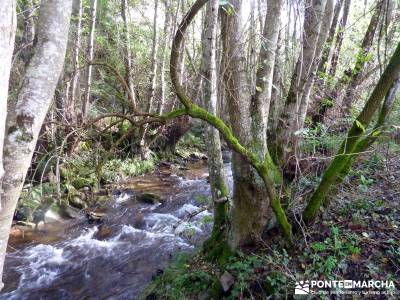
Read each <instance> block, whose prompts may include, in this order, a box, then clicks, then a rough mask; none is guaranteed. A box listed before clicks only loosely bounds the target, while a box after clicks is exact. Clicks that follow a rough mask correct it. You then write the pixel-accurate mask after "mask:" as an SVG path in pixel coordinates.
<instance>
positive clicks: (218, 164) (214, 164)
mask: <svg viewBox="0 0 400 300" xmlns="http://www.w3.org/2000/svg"><path fill="white" fill-rule="evenodd" d="M218 9H219V0H210V2H209V3H207V10H206V17H205V18H204V33H203V37H202V48H203V49H202V52H203V54H202V66H201V72H202V77H203V80H202V87H203V88H202V90H203V105H204V107H205V108H206V109H207V110H208V111H209V112H210V113H212V114H214V115H216V114H217V95H218V90H217V89H218V87H217V80H218V78H217V62H216V54H217V29H218ZM205 143H206V146H207V156H208V171H209V174H210V184H211V194H212V200H213V203H214V225H213V229H212V232H211V237H210V238H209V240H208V241H206V242H205V244H204V248H203V249H204V252H205V254H206V255H207V256H208V257H209V258H210V259H219V260H221V259H222V260H221V263H223V262H224V261H223V260H224V258H226V257H227V256H228V254H229V252H230V250H229V245H228V234H229V215H228V214H229V198H228V197H229V190H228V187H227V184H226V181H225V175H224V165H223V161H222V154H221V141H220V137H219V132H218V130H217V129H215V128H214V127H213V126H211V125H209V124H206V130H205Z"/></svg>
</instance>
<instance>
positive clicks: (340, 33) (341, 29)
mask: <svg viewBox="0 0 400 300" xmlns="http://www.w3.org/2000/svg"><path fill="white" fill-rule="evenodd" d="M350 4H351V0H344V5H343V14H342V18H341V19H340V24H339V29H338V32H337V35H336V42H335V46H334V48H333V53H332V58H331V65H330V68H329V76H331V77H335V75H336V68H337V65H338V61H339V54H340V50H341V48H342V43H343V38H344V30H345V28H346V25H347V18H348V16H349V11H350Z"/></svg>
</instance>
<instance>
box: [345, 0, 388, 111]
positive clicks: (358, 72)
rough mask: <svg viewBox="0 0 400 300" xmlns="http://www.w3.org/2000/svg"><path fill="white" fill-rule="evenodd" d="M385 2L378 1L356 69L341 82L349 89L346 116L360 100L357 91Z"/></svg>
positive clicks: (348, 73)
mask: <svg viewBox="0 0 400 300" xmlns="http://www.w3.org/2000/svg"><path fill="white" fill-rule="evenodd" d="M385 1H386V0H379V1H378V3H377V5H376V8H375V11H374V14H373V15H372V18H371V21H370V23H369V26H368V29H367V32H366V33H365V36H364V39H363V41H362V44H361V49H360V51H359V52H358V54H357V58H356V63H355V65H354V68H353V69H352V70H350V71H347V72H346V73H345V74H344V76H343V78H342V80H341V82H344V83H346V84H347V88H346V90H345V93H344V98H343V101H342V109H343V112H344V114H345V115H347V114H349V113H350V108H351V105H352V104H353V100H354V98H358V97H356V89H357V87H358V86H359V85H360V83H361V80H360V79H361V77H362V75H363V72H364V69H365V65H366V64H367V62H368V55H369V53H370V50H371V48H372V43H373V41H374V36H375V32H376V28H377V27H378V24H379V18H380V16H381V12H382V10H383V6H384V3H385ZM338 88H339V87H338Z"/></svg>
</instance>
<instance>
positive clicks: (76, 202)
mask: <svg viewBox="0 0 400 300" xmlns="http://www.w3.org/2000/svg"><path fill="white" fill-rule="evenodd" d="M82 196H85V195H80V196H78V195H74V196H73V197H71V198H70V199H69V204H70V205H71V206H73V207H76V208H79V209H84V208H87V204H86V202H85V201H84V200H83V199H82V198H83V197H82Z"/></svg>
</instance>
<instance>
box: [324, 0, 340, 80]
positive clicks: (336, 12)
mask: <svg viewBox="0 0 400 300" xmlns="http://www.w3.org/2000/svg"><path fill="white" fill-rule="evenodd" d="M343 1H344V0H338V1H337V2H336V5H335V9H334V12H333V19H332V22H331V25H330V28H329V33H328V38H327V40H326V44H325V46H324V47H323V50H322V56H321V60H320V62H319V64H318V73H323V74H325V72H326V70H327V67H328V60H329V53H330V52H331V48H332V43H333V39H334V38H335V32H336V28H337V25H338V22H339V15H340V11H341V10H342V6H343ZM325 21H326V20H325Z"/></svg>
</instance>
